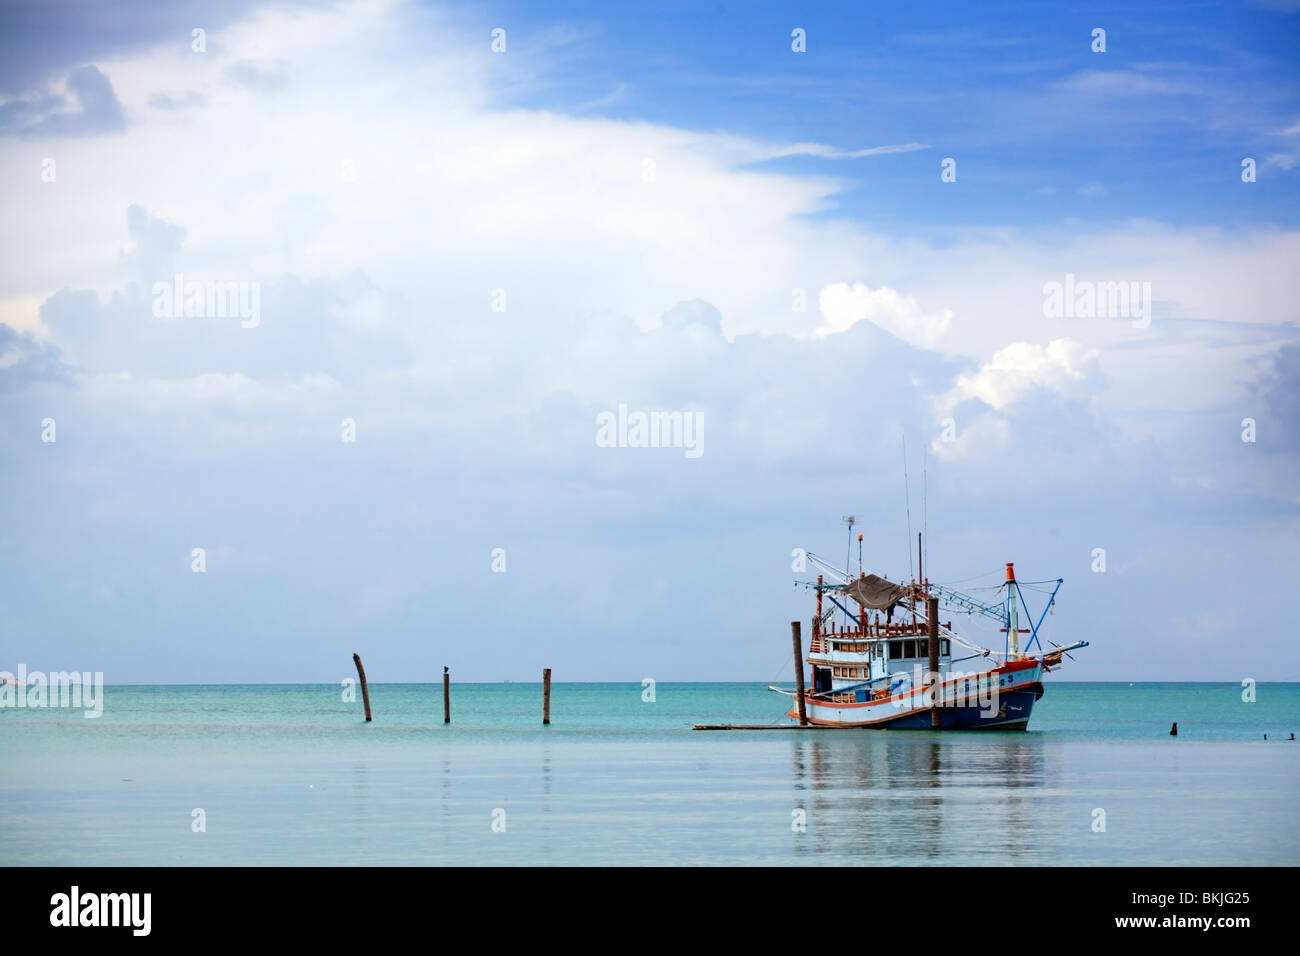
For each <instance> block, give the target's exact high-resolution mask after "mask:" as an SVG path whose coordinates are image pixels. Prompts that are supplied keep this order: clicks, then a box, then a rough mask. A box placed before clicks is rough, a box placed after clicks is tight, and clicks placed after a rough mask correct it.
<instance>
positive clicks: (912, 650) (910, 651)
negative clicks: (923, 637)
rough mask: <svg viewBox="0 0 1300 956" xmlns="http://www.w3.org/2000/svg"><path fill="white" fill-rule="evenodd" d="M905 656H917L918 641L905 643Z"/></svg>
mask: <svg viewBox="0 0 1300 956" xmlns="http://www.w3.org/2000/svg"><path fill="white" fill-rule="evenodd" d="M903 656H904V657H915V656H916V641H914V640H907V641H904V642H903Z"/></svg>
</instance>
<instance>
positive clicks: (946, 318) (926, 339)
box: [812, 282, 952, 348]
mask: <svg viewBox="0 0 1300 956" xmlns="http://www.w3.org/2000/svg"><path fill="white" fill-rule="evenodd" d="M817 305H818V308H819V309H820V310H821V314H822V318H823V320H824V324H822V325H821V326H818V327H817V328H815V329H813V331H812V334H813V335H814V336H817V337H822V336H826V335H834V334H835V333H837V332H843V331H845V330H846V329H848V328H850V327H851V326H852V325H853V324H854V323H856V322H861V321H863V320H866V321H868V322H872V323H874V324H876V325H878V326H879V327H880V328H882V329H884V330H885V331H886V332H890V333H892V334H894V335H896V336H898V337H899V338H900V339H902V340H903V341H904V342H908V343H910V344H912V345H920V346H924V347H926V348H933V347H934V346H935V345H937V344H938V343H939V340H940V339H942V338H943V335H944V333H945V332H947V331H948V325H949V323H950V322H951V321H952V312H951V311H949V310H944V311H943V312H937V313H927V312H925V311H923V310H922V309H921V307H920V305H918V304H917V302H916V300H915V299H913V298H911V297H910V296H903V295H900V294H899V293H898V292H896V291H895V290H893V289H890V288H886V287H884V286H881V287H880V288H878V289H870V288H868V287H867V286H865V285H863V284H862V283H861V282H855V283H853V285H851V286H850V285H848V284H847V283H844V282H838V283H836V284H834V285H828V286H826V288H824V289H822V291H821V294H820V295H819V296H818V297H817Z"/></svg>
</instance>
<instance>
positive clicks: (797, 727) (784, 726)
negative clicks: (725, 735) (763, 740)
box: [691, 724, 822, 730]
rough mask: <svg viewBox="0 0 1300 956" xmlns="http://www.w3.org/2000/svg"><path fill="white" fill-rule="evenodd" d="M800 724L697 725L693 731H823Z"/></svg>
mask: <svg viewBox="0 0 1300 956" xmlns="http://www.w3.org/2000/svg"><path fill="white" fill-rule="evenodd" d="M821 729H822V728H820V727H811V726H809V727H803V726H800V725H799V724H696V725H695V726H694V727H692V728H691V730H821Z"/></svg>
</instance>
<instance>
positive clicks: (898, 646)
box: [889, 641, 903, 660]
mask: <svg viewBox="0 0 1300 956" xmlns="http://www.w3.org/2000/svg"><path fill="white" fill-rule="evenodd" d="M889 656H890V658H891V659H892V660H897V659H898V658H900V657H902V656H903V642H902V641H890V642H889Z"/></svg>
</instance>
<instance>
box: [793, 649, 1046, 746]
mask: <svg viewBox="0 0 1300 956" xmlns="http://www.w3.org/2000/svg"><path fill="white" fill-rule="evenodd" d="M988 674H989V675H990V678H989V679H993V680H996V681H997V688H996V692H994V693H991V694H986V695H985V697H984V698H983V699H976V698H970V699H967V698H965V697H963V696H961V695H960V694H958V691H960V690H961V688H960V687H959V686H957V685H958V682H949V683H946V684H943V685H941V688H940V698H939V699H940V701H941V703H940V705H939V706H938V707H937V708H936V707H935V706H934V705H933V703H932V701H931V695H930V692H929V691H928V690H919V689H918V690H912V691H909V692H905V693H901V694H897V695H895V696H893V697H885V698H880V699H878V700H871V701H861V702H854V703H847V702H842V703H835V702H831V701H828V700H826V699H825V698H818V697H816V696H814V695H811V694H807V695H805V699H804V707H805V712H806V714H807V717H808V723H809V724H812V725H813V726H815V727H845V728H850V727H871V728H877V729H881V730H934V729H939V730H1026V729H1027V728H1028V726H1029V717H1030V715H1031V714H1032V712H1033V709H1034V702H1035V701H1037V700H1038V699H1039V698H1040V697H1042V696H1043V684H1042V665H1041V664H1040V663H1039V662H1038V661H1017V662H1013V663H1011V664H1006V665H1003V666H1002V667H1000V668H996V669H994V670H992V671H990V672H988ZM935 710H938V712H939V726H938V728H935V727H934V724H933V718H932V716H931V715H932V712H933V711H935ZM788 716H790V717H795V718H797V717H798V716H799V715H798V708H797V706H796V707H793V708H791V709H790V711H789V712H788Z"/></svg>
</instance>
